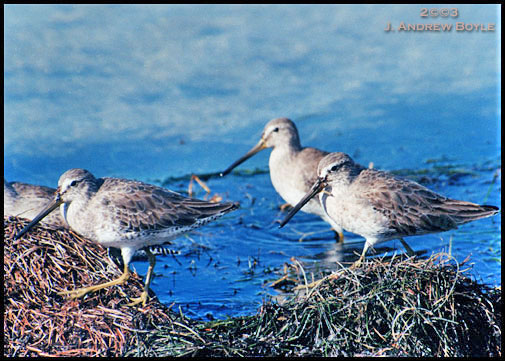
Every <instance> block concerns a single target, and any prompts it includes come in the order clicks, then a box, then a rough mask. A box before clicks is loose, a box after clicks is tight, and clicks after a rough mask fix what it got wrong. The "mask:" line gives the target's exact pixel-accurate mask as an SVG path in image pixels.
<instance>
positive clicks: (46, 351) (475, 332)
mask: <svg viewBox="0 0 505 361" xmlns="http://www.w3.org/2000/svg"><path fill="white" fill-rule="evenodd" d="M25 224H26V223H24V222H23V221H21V220H19V219H16V218H4V232H5V242H4V305H5V310H4V330H5V333H4V350H5V351H4V354H5V355H6V356H35V355H51V356H77V355H87V356H91V355H100V356H124V355H127V356H168V355H177V356H184V355H188V356H237V355H240V356H263V355H265V356H278V355H283V356H289V355H296V356H301V355H307V356H340V355H342V356H359V355H362V356H363V355H375V356H379V355H392V356H501V326H502V324H501V305H502V301H501V291H500V290H496V289H491V288H489V287H487V286H485V285H481V284H478V283H476V282H475V281H473V280H472V279H471V278H470V277H468V276H467V273H468V272H467V269H468V268H466V269H464V268H465V267H466V266H465V264H464V263H465V262H463V263H461V264H458V263H457V262H456V261H455V260H453V259H451V258H450V257H448V256H447V255H445V254H436V255H433V256H431V257H429V258H427V259H418V258H402V257H393V258H391V259H388V260H386V259H371V260H367V261H366V262H365V264H364V265H363V267H362V268H361V269H359V270H354V271H352V270H349V269H342V270H340V271H338V272H336V273H333V274H329V275H326V276H324V275H321V278H320V280H319V281H317V282H314V283H312V284H308V281H307V277H306V275H305V273H304V270H303V266H302V265H301V263H299V262H298V261H296V260H295V261H294V262H293V263H292V264H291V265H290V267H289V271H288V273H289V274H287V275H286V277H285V279H286V280H287V279H289V280H291V281H290V282H291V287H290V288H291V289H293V287H292V286H293V284H296V285H297V287H295V289H298V292H297V294H296V296H295V297H293V296H291V297H288V298H287V300H286V301H285V302H282V304H280V303H277V302H267V303H265V304H264V305H263V306H262V308H261V310H260V311H259V312H258V314H257V315H253V316H247V317H237V318H229V319H227V320H217V321H211V322H201V321H195V320H191V319H187V318H186V317H184V315H182V314H179V313H176V312H174V311H172V310H170V309H168V308H167V307H166V306H164V305H162V304H160V303H159V302H158V301H157V299H156V298H153V299H151V300H150V302H149V303H148V304H147V305H146V307H145V308H136V307H128V306H126V305H125V304H126V303H127V302H128V301H127V298H126V297H125V294H124V292H126V293H127V295H126V296H128V297H132V296H138V295H139V294H140V292H141V290H142V282H141V280H140V279H139V277H138V276H136V275H135V276H133V277H132V279H130V280H129V281H128V284H127V286H114V287H110V288H109V289H105V290H101V291H99V292H97V293H95V294H91V295H89V296H86V297H85V298H84V299H79V300H67V299H63V298H62V297H60V296H58V295H56V291H59V290H63V289H71V288H74V287H75V286H77V287H80V286H83V285H89V284H96V283H98V282H103V281H106V280H109V279H111V277H117V276H118V275H119V272H120V271H119V269H117V267H116V266H114V265H113V264H112V263H111V262H109V261H108V259H107V257H106V251H105V250H104V249H102V248H101V247H99V246H97V245H95V244H93V243H91V242H89V241H86V240H83V239H80V237H77V236H76V235H74V234H72V233H69V232H67V231H64V230H55V229H51V228H47V227H43V226H39V227H36V228H34V230H33V231H32V232H30V233H29V234H28V235H26V236H24V237H23V238H22V239H20V240H17V241H14V240H13V236H14V234H15V233H16V231H18V230H20V229H21V228H22V227H23V226H24V225H25Z"/></svg>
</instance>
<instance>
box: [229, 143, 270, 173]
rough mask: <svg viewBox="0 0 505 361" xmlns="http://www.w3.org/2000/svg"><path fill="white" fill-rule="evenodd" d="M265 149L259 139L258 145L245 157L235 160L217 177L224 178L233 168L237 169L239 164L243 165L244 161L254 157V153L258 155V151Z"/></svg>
mask: <svg viewBox="0 0 505 361" xmlns="http://www.w3.org/2000/svg"><path fill="white" fill-rule="evenodd" d="M265 148H266V147H265V142H264V141H263V139H260V141H259V142H258V144H256V145H255V146H254V147H253V148H252V149H251V150H250V151H248V152H247V153H246V154H245V155H243V156H242V157H240V158H239V159H237V160H236V161H235V162H234V163H233V164H232V165H230V166H229V167H228V168H226V170H225V171H224V172H221V173H220V174H219V175H220V176H221V177H224V176H225V175H227V174H228V173H230V172H231V171H232V170H233V169H234V168H235V167H237V166H239V165H240V164H242V163H244V162H245V161H246V160H248V159H249V158H251V157H252V156H253V155H255V154H256V153H258V152H259V151H261V150H263V149H265Z"/></svg>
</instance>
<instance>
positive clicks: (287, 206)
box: [279, 203, 293, 212]
mask: <svg viewBox="0 0 505 361" xmlns="http://www.w3.org/2000/svg"><path fill="white" fill-rule="evenodd" d="M279 208H280V209H281V211H282V212H284V211H285V210H286V209H287V208H293V206H292V205H291V204H289V203H284V204H282V205H281V206H280V207H279Z"/></svg>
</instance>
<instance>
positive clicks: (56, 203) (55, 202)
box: [14, 195, 62, 239]
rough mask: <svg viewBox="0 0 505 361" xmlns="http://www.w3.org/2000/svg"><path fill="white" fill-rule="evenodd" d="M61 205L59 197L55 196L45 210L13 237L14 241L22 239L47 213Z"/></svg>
mask: <svg viewBox="0 0 505 361" xmlns="http://www.w3.org/2000/svg"><path fill="white" fill-rule="evenodd" d="M61 203H62V201H61V199H60V196H59V195H57V196H56V198H55V199H54V200H53V201H51V203H49V204H48V205H47V206H46V208H44V209H43V210H42V211H41V212H40V213H39V214H38V216H37V217H35V218H34V219H33V220H32V221H31V222H30V223H28V225H27V226H26V227H25V228H23V229H22V230H21V231H19V232H18V234H16V235H15V236H14V239H18V238H20V237H22V236H23V235H24V234H25V233H26V232H28V231H29V230H30V229H31V228H32V227H33V226H35V225H36V224H37V223H39V222H40V221H41V220H42V219H43V218H44V217H45V216H47V215H48V214H49V213H51V212H52V211H53V210H54V209H55V208H57V207H59V205H60V204H61Z"/></svg>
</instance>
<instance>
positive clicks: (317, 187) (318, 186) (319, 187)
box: [279, 178, 326, 228]
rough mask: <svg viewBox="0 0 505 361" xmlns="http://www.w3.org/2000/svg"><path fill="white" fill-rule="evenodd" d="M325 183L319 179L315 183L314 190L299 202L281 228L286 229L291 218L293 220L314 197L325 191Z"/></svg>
mask: <svg viewBox="0 0 505 361" xmlns="http://www.w3.org/2000/svg"><path fill="white" fill-rule="evenodd" d="M325 186H326V185H325V182H324V181H323V180H322V179H319V178H318V179H317V181H316V183H314V185H313V186H312V188H311V189H310V191H309V192H308V193H307V194H306V195H305V196H304V197H303V198H302V199H301V201H300V202H298V204H297V205H296V206H295V207H294V208H293V209H292V210H291V211H290V212H289V213H288V215H287V216H286V218H284V220H283V221H282V222H281V224H280V225H279V228H282V227H284V225H285V224H286V223H288V222H289V220H290V219H291V218H293V216H294V215H295V214H296V213H297V212H298V211H299V210H300V209H301V208H302V207H303V206H304V205H305V204H306V203H307V202H308V201H310V200H311V199H312V197H314V196H315V195H316V194H318V193H319V192H321V191H322V190H323V188H324V187H325Z"/></svg>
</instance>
